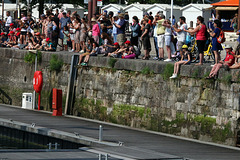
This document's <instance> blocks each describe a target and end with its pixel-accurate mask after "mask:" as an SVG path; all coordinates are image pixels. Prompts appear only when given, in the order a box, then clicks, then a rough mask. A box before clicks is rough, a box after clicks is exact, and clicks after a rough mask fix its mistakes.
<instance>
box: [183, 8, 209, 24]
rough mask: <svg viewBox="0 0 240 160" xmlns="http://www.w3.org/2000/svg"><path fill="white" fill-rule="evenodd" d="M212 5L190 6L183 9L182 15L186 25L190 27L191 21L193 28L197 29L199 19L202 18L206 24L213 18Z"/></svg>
mask: <svg viewBox="0 0 240 160" xmlns="http://www.w3.org/2000/svg"><path fill="white" fill-rule="evenodd" d="M209 8H211V5H210V4H193V3H191V4H189V5H187V6H184V7H182V8H181V11H182V15H183V16H184V17H185V18H186V23H187V25H188V27H190V21H193V27H196V23H197V17H198V16H202V17H203V18H204V21H205V23H207V22H208V21H209V18H211V10H210V9H209Z"/></svg>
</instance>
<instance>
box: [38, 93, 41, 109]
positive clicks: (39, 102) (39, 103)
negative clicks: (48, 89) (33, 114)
mask: <svg viewBox="0 0 240 160" xmlns="http://www.w3.org/2000/svg"><path fill="white" fill-rule="evenodd" d="M40 105H41V92H39V94H38V110H40Z"/></svg>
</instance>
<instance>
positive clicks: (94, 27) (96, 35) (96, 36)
mask: <svg viewBox="0 0 240 160" xmlns="http://www.w3.org/2000/svg"><path fill="white" fill-rule="evenodd" d="M91 24H92V38H93V39H94V41H95V42H97V44H99V36H100V28H99V25H98V23H97V22H96V19H95V18H92V19H91Z"/></svg>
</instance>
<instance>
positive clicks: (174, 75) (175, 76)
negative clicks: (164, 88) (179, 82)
mask: <svg viewBox="0 0 240 160" xmlns="http://www.w3.org/2000/svg"><path fill="white" fill-rule="evenodd" d="M169 78H170V79H173V78H177V74H173V75H172V76H171V77H169Z"/></svg>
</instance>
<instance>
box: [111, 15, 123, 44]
mask: <svg viewBox="0 0 240 160" xmlns="http://www.w3.org/2000/svg"><path fill="white" fill-rule="evenodd" d="M118 16H119V19H120V20H119V23H118V24H117V23H115V22H114V23H113V25H115V26H116V27H117V41H118V43H119V45H120V46H122V45H124V42H125V26H126V22H125V20H124V14H123V13H120V14H119V15H118Z"/></svg>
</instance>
